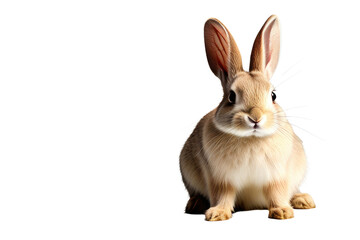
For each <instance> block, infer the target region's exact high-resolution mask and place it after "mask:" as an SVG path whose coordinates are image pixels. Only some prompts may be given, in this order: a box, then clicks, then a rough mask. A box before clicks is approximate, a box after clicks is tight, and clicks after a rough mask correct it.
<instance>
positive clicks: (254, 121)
mask: <svg viewBox="0 0 360 240" xmlns="http://www.w3.org/2000/svg"><path fill="white" fill-rule="evenodd" d="M248 119H249V121H250V122H251V123H255V124H256V123H259V122H260V121H261V119H256V120H254V119H252V118H251V117H250V116H248Z"/></svg>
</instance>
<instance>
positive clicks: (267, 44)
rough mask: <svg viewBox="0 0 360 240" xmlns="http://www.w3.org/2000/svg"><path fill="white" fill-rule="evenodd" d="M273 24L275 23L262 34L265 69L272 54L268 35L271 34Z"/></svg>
mask: <svg viewBox="0 0 360 240" xmlns="http://www.w3.org/2000/svg"><path fill="white" fill-rule="evenodd" d="M274 23H275V21H273V22H272V23H270V24H269V26H268V27H267V28H266V29H265V32H264V45H265V46H264V47H265V68H266V66H267V65H268V64H269V62H270V60H271V56H272V52H273V48H272V46H271V44H272V43H271V42H270V39H271V38H270V34H271V29H272V26H273V25H274Z"/></svg>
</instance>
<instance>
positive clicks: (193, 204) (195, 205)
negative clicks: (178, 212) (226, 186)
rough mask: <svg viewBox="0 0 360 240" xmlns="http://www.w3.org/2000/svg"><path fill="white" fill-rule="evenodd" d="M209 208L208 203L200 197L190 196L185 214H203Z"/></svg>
mask: <svg viewBox="0 0 360 240" xmlns="http://www.w3.org/2000/svg"><path fill="white" fill-rule="evenodd" d="M209 207H210V202H209V200H207V199H206V198H205V197H203V196H201V195H194V196H191V197H190V199H189V201H188V202H187V204H186V208H185V213H190V214H204V213H205V211H206V210H207V209H208V208H209Z"/></svg>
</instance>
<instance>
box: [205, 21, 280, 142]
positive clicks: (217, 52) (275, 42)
mask: <svg viewBox="0 0 360 240" xmlns="http://www.w3.org/2000/svg"><path fill="white" fill-rule="evenodd" d="M204 36H205V48H206V55H207V59H208V62H209V65H210V68H211V70H212V71H213V73H214V74H215V75H216V76H217V77H218V78H219V79H220V80H221V84H222V87H223V91H224V96H223V99H222V101H221V103H220V104H219V106H218V108H217V111H216V114H215V118H214V124H215V125H216V127H217V128H218V129H220V130H222V131H224V132H226V133H230V134H233V135H236V136H240V137H248V136H255V137H265V136H269V135H271V134H273V133H275V132H276V130H277V129H278V128H279V126H280V125H281V123H282V122H283V119H282V118H281V117H285V116H284V114H283V112H282V110H281V108H280V106H279V105H278V104H277V102H276V95H275V93H274V88H273V86H272V85H271V83H270V79H271V77H272V75H273V72H274V71H275V68H276V65H277V63H278V59H279V48H280V31H279V21H278V19H277V17H276V16H274V15H273V16H271V17H270V18H269V19H268V20H267V21H266V22H265V24H264V25H263V27H262V28H261V30H260V32H259V33H258V35H257V37H256V39H255V42H254V45H253V49H252V52H251V59H250V69H249V72H246V71H244V69H243V67H242V60H241V55H240V52H239V50H238V48H237V45H236V43H235V41H234V39H233V37H232V36H231V34H230V32H229V31H228V30H227V28H226V27H225V26H224V25H223V24H222V23H221V22H220V21H219V20H217V19H209V20H208V21H207V22H206V23H205V29H204Z"/></svg>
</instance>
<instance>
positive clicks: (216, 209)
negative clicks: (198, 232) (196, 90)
mask: <svg viewBox="0 0 360 240" xmlns="http://www.w3.org/2000/svg"><path fill="white" fill-rule="evenodd" d="M278 38H279V29H278V20H277V18H276V17H275V16H271V17H270V18H269V19H268V20H267V22H266V23H265V24H264V26H263V28H262V29H261V30H260V33H259V34H258V37H257V38H256V40H255V43H254V47H253V51H252V56H251V63H250V72H245V71H244V70H243V69H242V63H241V56H240V53H239V51H238V49H237V46H236V44H235V42H234V40H233V38H232V36H231V34H230V33H229V31H228V30H227V29H226V27H225V26H224V25H223V24H222V23H221V22H219V21H218V20H216V19H210V20H208V21H207V23H206V24H205V45H206V53H207V57H208V61H209V65H210V68H211V69H212V71H213V72H214V73H215V74H216V75H217V76H218V77H219V78H220V80H221V82H222V86H223V90H224V98H223V100H222V101H221V103H220V104H219V106H218V107H217V108H216V109H214V110H213V111H211V112H210V113H208V114H207V115H206V116H205V117H204V118H203V119H202V120H201V121H200V122H199V123H198V125H197V126H196V128H195V129H194V131H193V133H192V134H191V136H190V137H189V139H188V140H187V141H186V143H185V145H184V147H183V150H182V152H181V154H180V168H181V173H182V177H183V181H184V184H185V186H186V188H187V190H188V192H189V195H190V200H189V202H188V204H187V206H186V212H188V213H204V212H205V211H206V213H205V215H206V219H207V220H211V221H216V220H225V219H228V218H230V217H231V212H232V211H233V210H234V208H235V209H246V210H248V209H264V208H268V209H269V217H271V218H277V219H286V218H291V217H293V210H292V207H291V205H292V206H293V207H295V208H312V207H315V205H314V203H313V200H312V199H311V197H310V196H309V195H308V194H301V193H299V190H298V187H299V185H300V183H301V181H302V179H303V178H304V175H305V171H306V158H305V154H304V150H303V146H302V142H301V140H300V139H299V138H298V137H297V136H296V135H295V133H294V132H293V130H292V127H291V125H290V124H289V123H288V121H287V120H286V116H285V113H284V112H283V111H282V109H281V108H280V106H279V105H278V104H277V103H276V102H275V98H276V95H274V92H273V90H274V89H273V87H272V86H271V84H270V81H269V79H270V77H271V75H272V73H273V71H274V70H275V67H276V65H277V60H278V52H279V39H278ZM274 96H275V98H274ZM209 207H210V208H209Z"/></svg>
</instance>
